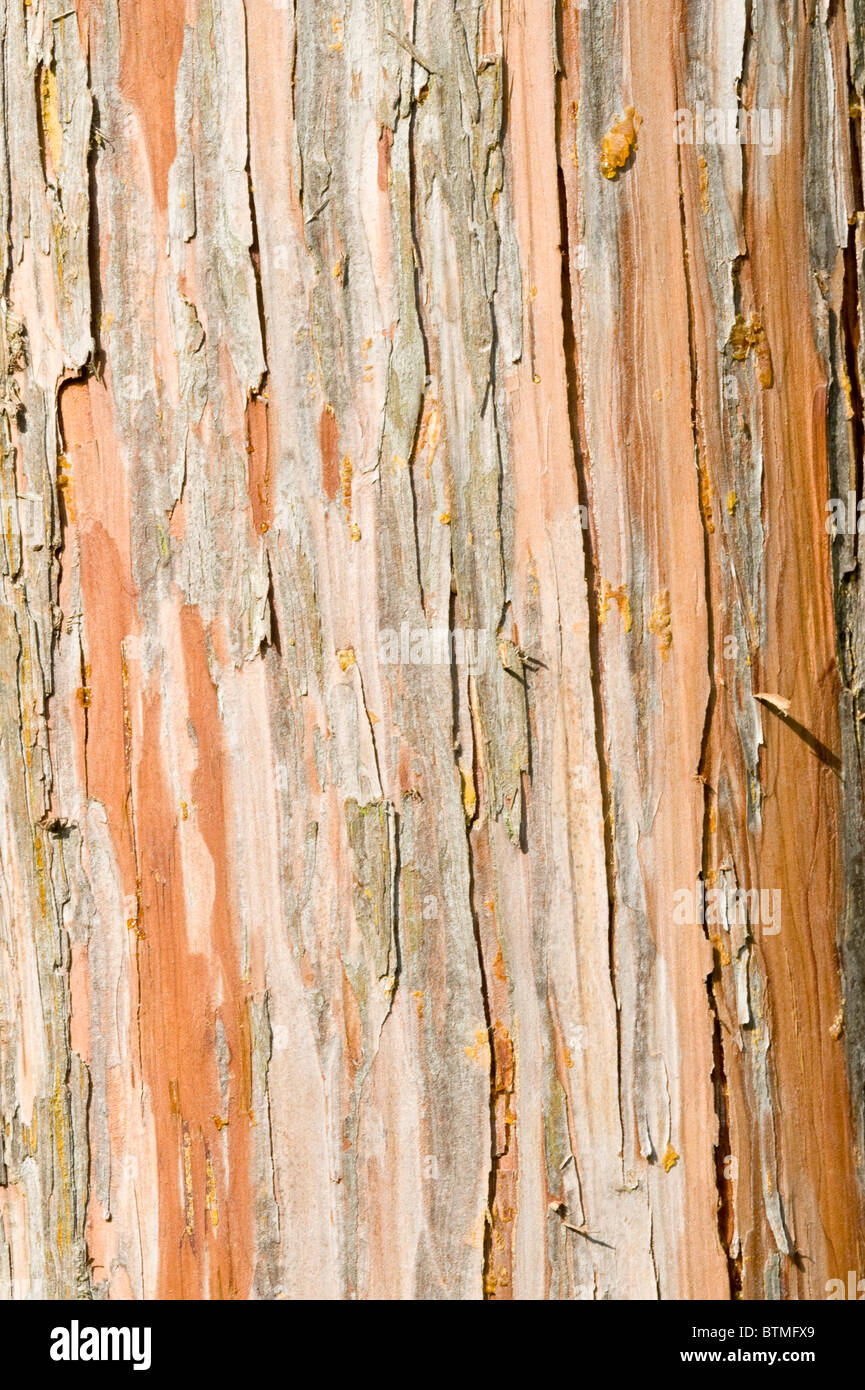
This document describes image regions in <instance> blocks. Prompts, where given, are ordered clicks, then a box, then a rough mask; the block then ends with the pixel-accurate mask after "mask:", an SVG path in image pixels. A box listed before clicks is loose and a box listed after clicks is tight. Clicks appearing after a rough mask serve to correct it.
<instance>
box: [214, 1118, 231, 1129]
mask: <svg viewBox="0 0 865 1390" xmlns="http://www.w3.org/2000/svg"><path fill="white" fill-rule="evenodd" d="M213 1123H214V1124H215V1125H216V1128H217V1129H219V1130H223V1129H225V1126H226V1125H227V1124H228V1120H224V1119H223V1118H222V1116H221V1115H214V1116H213Z"/></svg>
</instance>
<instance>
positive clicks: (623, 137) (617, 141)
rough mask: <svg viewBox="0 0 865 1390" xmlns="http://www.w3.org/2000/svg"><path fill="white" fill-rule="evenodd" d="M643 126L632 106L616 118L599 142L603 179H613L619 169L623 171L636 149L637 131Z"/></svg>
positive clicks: (640, 117)
mask: <svg viewBox="0 0 865 1390" xmlns="http://www.w3.org/2000/svg"><path fill="white" fill-rule="evenodd" d="M642 124H643V118H642V116H638V115H637V113H636V112H635V110H634V108H633V106H626V107H625V114H624V116H617V117H616V119H615V120H614V121H613V124H612V126H611V127H610V129H609V130H608V131H607V133H606V135H605V136H604V138H603V140H602V141H601V173H602V174H603V176H604V178H605V179H614V178H615V177H616V175H617V173H618V172H619V170H620V169H624V167H625V165H626V164H627V162H628V160H629V159H630V157H631V155H632V153H633V152H634V150H635V149H636V148H637V131H638V130H639V129H640V126H641V125H642Z"/></svg>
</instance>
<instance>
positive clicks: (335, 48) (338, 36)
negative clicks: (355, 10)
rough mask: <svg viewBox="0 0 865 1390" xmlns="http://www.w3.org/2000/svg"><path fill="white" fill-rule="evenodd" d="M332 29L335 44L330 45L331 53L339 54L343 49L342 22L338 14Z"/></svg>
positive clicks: (331, 23) (335, 16)
mask: <svg viewBox="0 0 865 1390" xmlns="http://www.w3.org/2000/svg"><path fill="white" fill-rule="evenodd" d="M330 27H331V30H332V32H333V43H332V44H331V45H330V51H331V53H339V52H340V50H341V48H342V20H341V19H340V17H339V15H338V14H335V15H334V16H333V17H332V19H331V21H330Z"/></svg>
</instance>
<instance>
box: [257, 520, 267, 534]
mask: <svg viewBox="0 0 865 1390" xmlns="http://www.w3.org/2000/svg"><path fill="white" fill-rule="evenodd" d="M258 529H259V531H260V532H261V534H262V535H264V534H265V532H267V531H269V530H270V527H269V526H268V524H267V522H266V521H260V522H259V524H258Z"/></svg>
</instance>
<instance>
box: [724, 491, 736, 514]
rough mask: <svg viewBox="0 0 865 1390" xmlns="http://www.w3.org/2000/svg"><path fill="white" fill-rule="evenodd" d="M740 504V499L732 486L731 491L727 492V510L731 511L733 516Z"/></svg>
mask: <svg viewBox="0 0 865 1390" xmlns="http://www.w3.org/2000/svg"><path fill="white" fill-rule="evenodd" d="M738 505H739V499H738V497H737V496H736V494H735V492H734V491H733V489H732V488H730V491H729V492H728V493H727V511H728V512H729V513H730V515H731V516H732V515H733V513H734V511H735V510H736V508H737V506H738Z"/></svg>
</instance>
